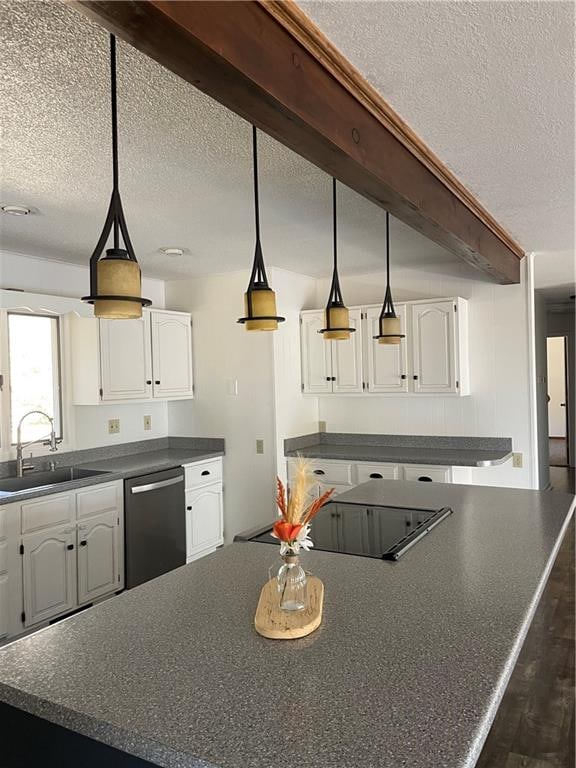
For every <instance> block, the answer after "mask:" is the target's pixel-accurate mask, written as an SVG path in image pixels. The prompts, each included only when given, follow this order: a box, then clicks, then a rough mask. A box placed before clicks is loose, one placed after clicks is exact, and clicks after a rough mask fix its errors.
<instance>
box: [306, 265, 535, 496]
mask: <svg viewBox="0 0 576 768" xmlns="http://www.w3.org/2000/svg"><path fill="white" fill-rule="evenodd" d="M524 272H525V268H524V269H523V275H524ZM392 277H393V289H394V299H395V301H401V300H402V299H405V300H407V299H422V298H430V297H432V298H442V297H451V296H462V297H463V298H465V299H468V300H469V327H470V341H469V344H470V381H471V391H472V394H471V395H470V396H469V397H453V398H449V397H439V398H435V397H424V396H422V397H417V398H416V397H412V398H408V397H406V398H391V397H385V396H382V397H377V396H370V397H364V396H359V397H348V398H345V397H321V398H319V402H320V407H319V413H320V419H321V420H324V421H326V423H327V424H326V429H327V430H328V431H329V432H384V433H392V434H422V435H476V436H491V437H511V438H512V440H513V446H514V451H517V452H520V453H523V454H524V457H523V468H521V469H515V468H513V467H512V464H511V462H508V463H507V464H505V465H501V466H499V467H491V468H482V469H475V470H473V482H474V483H478V484H490V485H507V486H514V487H532V482H533V478H532V471H531V459H532V456H531V454H532V449H531V438H530V397H529V389H530V387H529V370H528V331H527V327H528V326H527V292H526V288H525V285H524V279H525V278H524V277H523V282H522V285H509V286H499V285H494V284H493V283H487V282H481V281H476V280H469V279H465V278H458V277H454V276H449V275H440V274H438V273H426V272H423V271H415V270H407V269H404V270H400V269H396V270H394V272H393V275H392ZM341 283H342V290H343V293H344V298H345V301H346V303H347V304H348V305H349V306H352V305H359V304H378V303H380V302H381V301H382V298H383V292H384V285H385V280H384V275H383V274H370V275H362V276H353V277H345V278H343V279H342V280H341ZM328 290H329V280H322V281H319V283H318V295H317V306H318V307H321V306H323V305H324V303H325V301H326V296H327V293H328Z"/></svg>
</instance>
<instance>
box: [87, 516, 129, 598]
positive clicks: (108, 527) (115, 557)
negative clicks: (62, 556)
mask: <svg viewBox="0 0 576 768" xmlns="http://www.w3.org/2000/svg"><path fill="white" fill-rule="evenodd" d="M119 522H120V521H119V519H118V513H117V512H107V513H106V514H104V515H98V517H94V518H92V519H91V520H86V521H85V522H82V523H80V524H79V525H78V603H79V604H80V605H82V604H83V603H89V602H91V601H92V600H94V599H95V598H97V597H101V596H102V595H106V594H108V593H109V592H114V591H116V590H117V589H119V588H120V541H119V529H120V526H119Z"/></svg>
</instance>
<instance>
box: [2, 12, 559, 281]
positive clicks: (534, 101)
mask: <svg viewBox="0 0 576 768" xmlns="http://www.w3.org/2000/svg"><path fill="white" fill-rule="evenodd" d="M304 7H305V9H306V10H307V11H308V12H309V13H310V14H311V15H312V17H313V18H315V19H316V21H317V22H318V23H319V25H320V26H321V28H323V29H324V31H325V32H326V33H327V34H328V36H329V37H331V38H332V39H333V40H334V42H335V43H336V44H337V45H339V46H340V47H341V48H342V50H343V52H344V53H345V54H346V55H348V56H349V58H350V59H351V60H352V61H353V63H355V64H356V65H357V66H358V67H359V68H360V69H361V71H363V72H364V73H365V75H366V76H367V77H368V78H369V79H370V80H371V81H372V82H373V84H374V85H376V87H377V88H378V89H379V90H380V91H381V92H382V93H383V95H384V96H385V97H386V98H387V99H389V101H390V102H391V103H392V104H393V106H394V107H395V108H396V109H397V110H398V111H399V112H400V113H401V114H402V116H403V117H404V118H406V119H407V120H408V122H409V123H410V124H411V125H412V126H413V127H414V128H415V129H416V130H417V131H418V132H419V133H420V135H421V136H422V137H423V138H424V139H425V140H426V141H428V142H429V143H430V145H431V146H432V148H433V149H434V150H435V151H436V152H437V153H438V154H439V155H440V157H441V158H443V159H444V160H446V161H448V163H449V165H450V166H451V168H452V169H453V170H454V171H455V172H456V174H457V175H458V176H460V178H461V179H462V180H463V181H464V182H465V183H467V184H468V186H469V187H470V188H471V189H472V191H474V192H476V193H477V194H478V195H479V197H480V199H481V200H482V202H483V203H485V204H486V206H487V207H488V209H489V210H490V211H491V212H492V213H494V214H495V215H496V217H497V218H500V219H501V220H502V222H503V223H504V224H505V225H508V226H509V228H510V230H511V231H512V233H513V234H514V235H516V236H517V237H518V239H519V240H520V242H521V243H522V245H523V246H524V247H525V248H527V249H532V248H538V249H540V250H552V249H555V248H560V247H564V248H569V247H571V243H570V245H569V244H568V240H570V235H571V233H570V231H569V230H570V228H571V223H572V210H573V194H572V188H571V184H572V174H571V173H570V172H569V171H570V170H571V164H572V154H571V152H572V144H571V140H572V124H571V122H570V116H571V114H572V111H573V110H572V107H571V105H573V94H572V86H571V82H572V81H571V73H570V72H569V71H568V69H567V67H569V64H570V59H569V55H568V53H567V48H568V38H569V27H570V24H569V18H568V11H567V8H566V6H565V5H563V4H561V3H535V4H524V3H516V2H512V3H506V2H503V3H500V2H497V3H490V2H479V3H467V2H464V3H429V2H425V3H401V4H397V3H394V2H383V3H365V2H362V3H360V4H356V3H349V2H339V3H335V4H333V3H322V4H304ZM551 41H553V43H551ZM118 53H119V62H118V84H119V121H120V125H119V128H120V173H121V191H122V197H123V201H124V207H125V212H126V217H127V220H128V226H129V229H130V232H131V236H132V239H133V242H134V245H135V248H136V251H137V255H138V258H139V260H140V262H141V264H142V267H143V271H144V273H145V274H147V275H149V276H153V277H162V278H170V277H178V276H180V275H190V274H199V273H206V272H219V271H228V270H234V269H240V268H246V267H247V266H248V265H249V263H250V261H251V258H252V254H253V247H254V236H253V210H252V189H251V159H250V141H251V137H250V127H249V125H248V124H247V123H246V122H244V121H243V120H242V119H241V118H239V117H237V116H236V115H234V114H233V113H231V112H229V111H227V110H225V109H224V108H223V107H221V106H220V105H219V104H217V103H216V102H214V101H212V100H211V99H209V98H208V97H207V96H205V95H204V94H202V93H200V92H199V91H197V90H195V89H194V88H193V87H192V86H190V85H189V84H187V83H185V82H183V81H181V80H180V79H179V78H177V77H176V76H174V75H172V74H171V73H169V72H167V71H166V70H164V69H163V68H162V67H160V66H159V65H158V64H156V63H155V62H153V61H151V60H150V59H148V58H146V57H145V56H144V55H143V54H141V53H139V52H138V51H136V50H134V49H132V48H131V47H130V46H128V45H126V44H124V43H119V51H118ZM0 77H1V78H2V118H1V119H2V120H3V121H4V125H3V153H2V157H3V169H2V170H3V177H2V186H1V188H0V201H1V202H2V203H21V204H25V205H28V206H31V207H33V208H34V209H36V210H37V213H35V215H33V216H28V217H24V218H15V217H9V216H6V215H3V216H1V217H0V226H1V227H2V231H1V240H0V246H1V247H2V248H4V249H6V250H12V251H16V252H20V253H29V254H32V255H36V256H43V257H47V258H54V259H59V260H63V261H72V262H75V263H86V261H87V259H88V257H89V255H90V253H91V251H92V248H93V246H94V244H95V242H96V239H97V237H98V235H99V233H100V229H101V227H102V224H103V220H104V216H105V211H106V208H107V205H108V200H109V194H110V184H111V181H110V123H109V121H110V115H109V94H108V77H109V74H108V38H107V34H106V33H105V31H104V30H103V29H102V28H100V27H99V26H97V25H96V24H94V23H93V22H91V21H88V20H87V19H86V18H85V17H84V16H82V15H81V14H80V13H78V12H77V11H76V10H74V9H72V8H70V7H67V6H65V5H64V4H62V3H60V2H58V1H57V0H47V1H46V2H14V1H11V0H8V1H7V0H0ZM568 139H570V141H568ZM260 166H261V168H260V170H261V199H262V230H263V247H264V254H265V258H266V261H267V263H268V264H270V265H276V266H280V267H284V268H286V269H292V270H294V271H300V272H303V273H306V274H312V275H325V274H327V273H328V272H329V270H330V260H331V241H330V237H331V235H330V231H331V230H330V184H329V179H328V177H327V176H326V175H325V174H324V173H322V172H321V171H319V170H318V169H316V168H315V167H313V166H312V165H310V164H309V163H308V162H307V161H305V160H303V159H302V158H300V157H298V156H297V155H295V154H294V153H292V152H290V151H289V150H287V149H285V148H284V147H282V146H281V145H279V144H277V143H276V142H274V141H273V140H272V139H270V138H268V137H266V136H263V135H262V136H261V162H260ZM340 189H341V192H340V209H339V212H340V216H339V223H340V249H339V254H340V259H341V264H342V272H343V273H352V272H356V273H362V272H368V271H371V270H374V269H377V268H380V267H381V266H382V263H383V248H382V244H383V235H384V214H383V212H382V211H381V210H380V209H379V208H377V207H375V206H373V205H372V204H371V203H369V202H367V201H366V200H364V199H362V198H361V197H359V196H358V195H356V194H355V193H353V192H351V191H350V190H347V189H344V188H342V187H341V188H340ZM163 246H180V247H183V248H185V249H187V252H186V253H185V255H184V256H182V257H178V258H176V259H169V258H167V257H166V256H164V255H161V254H159V253H158V249H159V248H161V247H163ZM392 249H393V259H394V260H395V261H397V262H401V263H402V264H403V265H405V266H407V267H412V268H423V267H426V268H428V269H430V270H432V271H438V272H451V273H455V272H457V273H459V274H462V275H468V276H475V277H477V278H478V279H483V278H482V275H480V274H479V273H478V272H474V271H473V270H471V269H470V268H469V267H467V266H466V265H463V264H461V263H460V262H459V261H457V260H456V258H455V257H453V256H452V255H450V254H448V253H447V252H446V251H444V250H443V249H441V248H440V247H439V246H437V245H436V244H434V243H432V242H430V241H428V240H425V239H424V238H422V237H421V236H420V235H419V234H417V233H416V232H414V231H412V230H410V229H408V228H407V227H406V226H404V225H402V224H401V223H400V222H397V221H395V220H394V221H393V223H392Z"/></svg>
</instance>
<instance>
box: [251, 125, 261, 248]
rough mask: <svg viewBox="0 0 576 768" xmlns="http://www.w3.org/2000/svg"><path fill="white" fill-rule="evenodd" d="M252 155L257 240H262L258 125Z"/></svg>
mask: <svg viewBox="0 0 576 768" xmlns="http://www.w3.org/2000/svg"><path fill="white" fill-rule="evenodd" d="M252 157H253V169H254V221H255V224H256V242H258V243H259V242H260V196H259V194H258V139H257V137H256V126H255V125H253V126H252Z"/></svg>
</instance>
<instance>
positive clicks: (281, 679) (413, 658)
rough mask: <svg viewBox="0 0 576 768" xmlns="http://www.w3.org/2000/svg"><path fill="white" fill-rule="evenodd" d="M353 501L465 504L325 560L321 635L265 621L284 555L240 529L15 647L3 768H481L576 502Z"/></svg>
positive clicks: (418, 491)
mask: <svg viewBox="0 0 576 768" xmlns="http://www.w3.org/2000/svg"><path fill="white" fill-rule="evenodd" d="M339 501H348V502H352V503H358V504H373V505H378V504H380V505H382V504H385V505H391V506H401V507H404V506H405V507H439V506H443V505H449V506H450V507H452V508H453V510H454V513H453V514H452V515H450V516H449V518H447V519H446V520H444V521H443V522H442V524H441V525H439V526H438V527H437V528H435V529H433V530H432V531H431V532H430V533H429V534H428V535H427V536H425V537H424V538H423V539H422V540H421V541H419V542H418V544H417V545H415V546H414V547H413V548H412V549H411V550H409V551H408V552H406V554H405V555H403V556H402V557H401V559H400V560H399V561H398V562H395V563H390V562H383V561H380V560H375V559H370V558H362V557H356V556H349V555H340V554H333V553H327V552H311V553H310V554H307V555H306V556H305V565H306V567H307V568H309V569H310V570H311V571H313V572H314V573H315V574H316V575H318V576H320V578H321V579H322V580H323V582H324V584H325V587H326V595H325V605H324V621H323V624H322V626H321V627H320V628H319V629H318V630H317V631H316V632H315V633H313V634H312V635H310V636H309V637H308V638H305V639H303V640H298V641H292V642H281V641H271V640H265V639H264V638H261V637H259V636H258V635H257V634H256V633H255V631H254V629H253V616H254V610H255V606H256V603H257V599H258V594H259V591H260V587H261V586H262V584H263V583H264V581H265V580H266V578H267V568H268V566H269V565H270V564H271V563H272V562H274V561H275V560H276V559H277V552H276V550H275V549H274V548H273V547H272V546H270V545H267V544H261V543H236V544H234V545H232V546H230V547H228V548H226V549H224V550H223V551H220V552H217V553H215V554H213V555H211V556H209V557H206V558H204V559H203V560H200V561H198V562H196V563H193V564H191V565H189V566H186V567H183V568H180V569H178V570H176V571H173V572H171V573H169V574H166V575H165V576H162V577H160V578H159V579H156V580H154V581H152V582H149V583H147V584H145V585H142V586H141V587H138V588H137V589H135V590H132V591H130V592H128V593H124V594H122V595H120V596H118V597H117V598H115V599H113V600H110V601H108V602H107V603H104V604H102V605H99V606H96V607H94V608H93V609H91V610H89V611H87V612H86V613H84V614H81V615H78V616H75V617H72V618H70V619H68V620H66V621H65V622H62V623H60V624H57V625H55V626H53V627H51V628H49V629H46V630H42V631H41V632H38V633H37V634H35V635H32V636H30V637H27V638H24V639H21V640H19V641H17V642H15V643H13V644H12V645H10V646H7V647H6V648H4V649H2V650H0V702H2V703H3V704H2V706H1V707H0V709H1V710H2V718H3V720H2V722H3V742H2V750H3V754H2V755H0V758H2V759H3V762H2V765H6V766H13V765H32V764H35V763H34V759H37V763H36V764H42V765H45V766H50V765H54V766H56V765H57V766H59V768H61V767H62V768H65V767H66V766H68V765H70V766H71V765H82V766H91V765H98V764H101V765H103V764H110V765H118V766H121V765H133V766H137V765H138V766H143V765H146V763H145V762H144V761H149V763H150V764H152V765H158V766H170V767H172V766H174V767H176V766H178V767H179V768H180V767H182V766H187V767H189V768H210V766H213V767H216V768H238V767H239V766H242V768H244V767H245V766H246V767H247V768H271V767H272V766H299V768H324V767H325V768H335V767H336V766H338V768H341V767H343V768H355V767H356V766H358V768H360V766H362V767H363V768H377V767H378V768H398V766H409V767H410V768H432V766H434V768H437V767H438V766H443V767H446V768H464V767H466V768H468V767H470V766H473V765H474V764H475V762H476V760H477V757H478V755H479V753H480V750H481V747H482V743H483V741H484V738H485V737H486V735H487V733H488V730H489V728H490V724H491V722H492V719H493V717H494V715H495V713H496V710H497V707H498V703H499V701H500V698H501V696H502V693H503V691H504V689H505V686H506V683H507V680H508V678H509V676H510V673H511V671H512V668H513V666H514V663H515V660H516V658H517V655H518V652H519V649H520V647H521V645H522V641H523V639H524V636H525V634H526V631H527V629H528V627H529V625H530V622H531V619H532V616H533V613H534V610H535V608H536V605H537V602H538V599H539V597H540V594H541V591H542V589H543V587H544V584H545V582H546V578H547V575H548V573H549V571H550V568H551V566H552V564H553V562H554V558H555V555H556V552H557V550H558V548H559V545H560V543H561V540H562V537H563V534H564V532H565V530H566V527H567V524H568V522H569V519H570V516H571V514H572V512H573V509H574V497H572V496H570V495H568V494H562V493H551V492H537V491H524V490H515V489H505V488H493V487H477V486H465V485H429V484H423V483H417V482H416V483H408V482H399V481H385V480H376V481H372V482H370V483H366V484H364V485H362V486H358V487H357V488H355V489H354V490H352V491H350V492H348V493H346V494H342V495H341V496H340V497H339ZM31 716H32V717H31ZM67 739H68V741H67ZM110 748H112V749H114V750H115V752H114V753H113V755H114V758H113V761H112V759H109V754H108V755H107V756H106V758H103V757H102V754H101V753H100V752H99V750H103V749H104V750H110ZM34 749H37V750H40V751H38V752H36V753H35V752H34ZM110 754H112V753H110ZM55 755H57V757H56V756H55ZM99 755H100V756H99ZM27 759H28V762H26V760H27ZM18 760H20V762H18ZM104 760H106V761H107V762H104ZM98 761H100V762H98Z"/></svg>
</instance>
